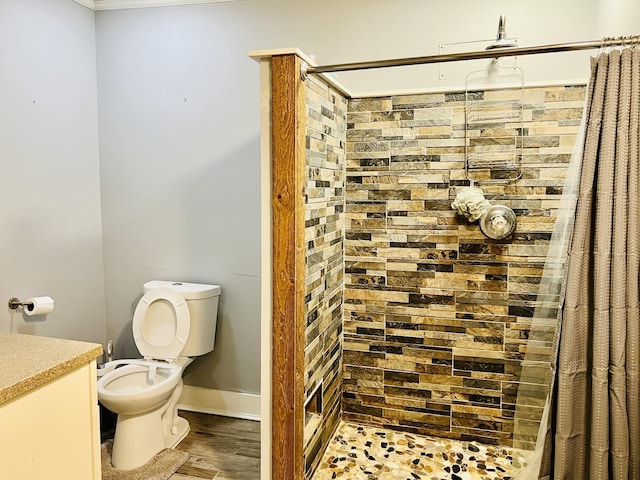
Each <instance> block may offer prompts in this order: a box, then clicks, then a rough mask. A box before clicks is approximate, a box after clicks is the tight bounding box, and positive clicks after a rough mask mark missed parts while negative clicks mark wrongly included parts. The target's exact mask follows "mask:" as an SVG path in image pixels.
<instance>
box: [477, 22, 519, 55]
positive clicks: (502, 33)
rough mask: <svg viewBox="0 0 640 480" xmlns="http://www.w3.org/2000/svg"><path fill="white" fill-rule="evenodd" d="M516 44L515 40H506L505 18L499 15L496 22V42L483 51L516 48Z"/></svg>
mask: <svg viewBox="0 0 640 480" xmlns="http://www.w3.org/2000/svg"><path fill="white" fill-rule="evenodd" d="M517 46H518V42H516V41H515V39H510V38H507V17H503V16H502V15H500V20H499V21H498V35H497V36H496V41H495V42H493V43H492V44H491V45H489V46H488V47H487V48H485V50H493V49H494V48H506V47H517Z"/></svg>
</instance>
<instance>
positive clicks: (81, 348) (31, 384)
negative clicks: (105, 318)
mask: <svg viewBox="0 0 640 480" xmlns="http://www.w3.org/2000/svg"><path fill="white" fill-rule="evenodd" d="M100 355H102V345H100V344H97V343H88V342H79V341H76V340H64V339H60V338H49V337H39V336H36V335H23V334H20V333H9V332H0V405H2V404H3V403H6V402H8V401H9V400H12V399H14V398H15V397H17V396H19V395H22V394H23V393H26V392H28V391H30V390H33V389H35V388H37V387H39V386H41V385H44V384H46V383H48V382H50V381H52V380H55V379H56V378H58V377H60V376H62V375H64V374H65V373H68V372H71V371H72V370H74V369H76V368H78V367H81V366H82V365H85V364H87V363H89V362H90V361H92V360H94V359H95V358H97V357H99V356H100Z"/></svg>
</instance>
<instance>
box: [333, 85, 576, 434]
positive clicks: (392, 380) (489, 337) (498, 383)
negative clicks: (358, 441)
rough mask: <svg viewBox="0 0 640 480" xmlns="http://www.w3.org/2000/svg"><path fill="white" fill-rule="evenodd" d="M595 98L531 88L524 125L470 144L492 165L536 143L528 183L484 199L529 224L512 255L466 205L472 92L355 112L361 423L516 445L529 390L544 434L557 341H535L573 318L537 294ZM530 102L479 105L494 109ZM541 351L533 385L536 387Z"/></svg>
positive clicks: (353, 223) (352, 401)
mask: <svg viewBox="0 0 640 480" xmlns="http://www.w3.org/2000/svg"><path fill="white" fill-rule="evenodd" d="M584 93H585V89H584V87H552V88H528V89H525V91H524V102H523V103H524V111H523V115H524V125H521V124H520V123H519V122H518V123H515V124H509V123H506V122H505V121H504V120H494V121H492V122H488V123H487V124H485V125H476V126H475V127H474V129H473V130H472V131H470V132H469V133H468V135H469V137H470V138H472V140H471V143H472V144H473V145H475V146H480V147H482V146H483V145H484V147H485V148H486V150H490V149H491V148H492V147H493V145H494V143H495V142H496V140H495V139H494V138H493V137H495V136H496V132H498V131H511V132H513V131H515V132H516V134H517V136H519V134H520V133H522V140H518V141H522V142H524V143H523V144H522V145H523V148H524V150H523V157H522V163H523V175H522V178H521V179H520V180H518V181H515V182H512V183H509V184H504V185H481V186H482V188H483V190H484V191H485V193H486V194H487V198H489V199H490V200H492V201H493V203H498V202H499V203H503V204H506V205H508V206H510V207H511V208H513V209H514V210H515V212H516V214H517V216H518V226H517V229H516V232H515V234H514V235H513V237H512V238H509V239H507V240H503V241H493V240H489V239H487V238H485V237H484V236H483V235H482V233H481V232H480V229H479V227H478V224H477V223H476V224H469V223H467V222H466V221H465V220H464V219H462V218H461V217H458V216H456V214H455V213H454V212H453V210H452V209H451V206H450V204H451V201H452V200H453V199H454V198H455V196H456V194H457V192H458V191H459V190H460V189H461V188H462V187H464V186H467V185H469V181H468V180H466V177H465V171H464V165H465V109H464V107H465V95H464V93H442V94H428V95H412V96H393V97H381V98H369V99H357V100H351V101H350V102H349V108H348V114H347V122H348V123H347V167H346V171H347V179H346V180H347V187H346V188H347V190H346V198H347V201H346V230H345V279H344V280H345V291H344V371H343V375H344V380H343V388H344V393H343V403H342V408H343V418H344V419H345V420H347V421H349V420H352V421H360V422H364V423H369V424H377V425H385V426H387V427H389V428H395V429H401V430H404V431H409V432H411V431H413V432H415V433H421V434H430V435H437V436H441V437H449V438H456V439H462V440H470V439H474V440H478V441H481V442H485V443H488V444H502V445H511V444H513V431H514V418H513V417H514V410H515V402H516V396H517V392H518V388H519V387H520V386H522V389H521V391H522V392H527V393H528V394H527V395H526V396H523V397H522V400H523V401H524V403H525V412H526V414H525V417H524V420H523V421H522V422H523V424H524V427H525V428H524V429H525V431H529V432H531V433H532V434H534V433H535V431H537V425H538V423H537V420H538V419H539V416H540V414H541V411H542V406H543V401H544V398H542V395H540V393H539V392H540V391H541V389H540V387H539V384H540V383H543V382H544V381H546V375H547V373H546V372H547V366H548V363H546V362H547V360H548V358H549V355H550V353H551V340H552V336H553V328H549V329H548V332H547V335H543V337H541V338H540V339H539V340H538V341H536V342H534V343H533V345H529V346H527V339H528V335H529V331H530V326H531V320H532V316H533V312H534V308H535V307H536V306H542V307H547V309H546V315H547V316H548V317H549V318H551V319H553V318H555V315H556V312H557V304H558V296H557V292H550V293H549V294H548V295H541V296H538V295H537V291H538V284H539V282H540V278H541V274H542V270H543V266H544V262H545V256H546V253H547V247H548V244H549V240H550V238H551V232H552V231H553V227H554V222H555V218H556V211H557V208H558V204H559V201H560V197H561V195H562V189H563V184H564V179H565V174H566V168H567V164H568V162H569V160H570V158H571V152H572V150H573V145H574V143H575V138H576V135H577V133H578V129H579V124H580V118H581V115H582V109H583V102H584ZM520 95H522V92H521V91H520V90H514V91H509V90H505V91H483V92H474V94H473V96H474V99H475V100H477V101H480V102H487V103H490V102H495V101H501V100H504V99H508V98H515V99H518V98H520ZM521 127H523V128H522V132H520V130H518V129H519V128H521ZM519 145H520V144H518V146H519ZM478 174H479V175H483V174H484V177H485V178H500V175H501V172H500V171H492V170H490V169H487V170H486V171H485V172H484V173H483V172H482V171H479V172H476V175H478ZM552 323H553V322H552ZM527 349H528V350H529V351H528V357H527V363H528V366H529V368H530V370H529V374H528V375H527V382H530V383H527V384H521V382H520V375H521V371H522V367H523V359H524V354H525V353H527ZM531 372H533V374H532V373H531ZM519 418H522V417H520V416H519ZM527 423H529V424H528V425H527ZM522 426H523V425H520V427H522ZM531 438H533V439H534V438H535V435H532V437H531Z"/></svg>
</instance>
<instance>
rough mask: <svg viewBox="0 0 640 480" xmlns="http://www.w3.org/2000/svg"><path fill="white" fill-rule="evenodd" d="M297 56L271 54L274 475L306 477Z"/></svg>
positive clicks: (302, 97)
mask: <svg viewBox="0 0 640 480" xmlns="http://www.w3.org/2000/svg"><path fill="white" fill-rule="evenodd" d="M300 64H301V60H300V59H299V58H298V57H297V56H295V55H282V56H275V57H273V59H272V69H271V72H272V73H271V80H272V108H271V112H272V162H273V163H272V215H273V347H272V348H273V351H272V355H273V363H272V420H271V421H272V433H271V441H272V480H302V479H303V478H304V459H303V448H304V445H303V443H304V343H305V337H304V331H305V320H304V297H305V279H304V271H305V270H304V255H305V244H304V227H305V225H304V221H305V199H304V188H305V152H306V148H305V142H306V139H305V136H306V125H305V124H306V92H305V86H304V82H303V81H302V80H301V78H300Z"/></svg>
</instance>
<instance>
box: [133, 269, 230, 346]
mask: <svg viewBox="0 0 640 480" xmlns="http://www.w3.org/2000/svg"><path fill="white" fill-rule="evenodd" d="M158 287H165V288H171V289H173V290H175V291H177V292H179V293H180V294H181V295H182V296H183V297H184V299H185V300H186V301H187V306H188V307H189V316H190V317H191V325H190V326H189V338H188V340H187V343H186V344H185V346H184V348H183V349H182V352H181V353H180V356H182V357H197V356H199V355H204V354H205V353H209V352H210V351H212V350H213V346H214V343H215V340H216V324H217V322H218V299H219V298H220V291H221V288H220V286H218V285H205V284H201V283H186V282H169V281H164V280H152V281H150V282H146V283H145V284H144V286H143V292H144V293H147V292H148V291H149V290H151V289H153V288H158Z"/></svg>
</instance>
